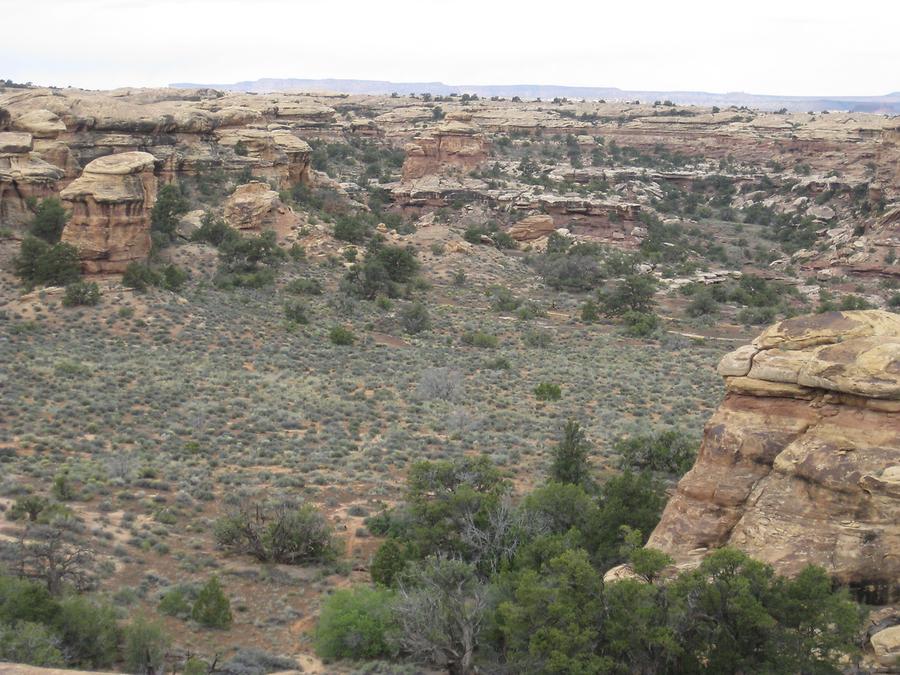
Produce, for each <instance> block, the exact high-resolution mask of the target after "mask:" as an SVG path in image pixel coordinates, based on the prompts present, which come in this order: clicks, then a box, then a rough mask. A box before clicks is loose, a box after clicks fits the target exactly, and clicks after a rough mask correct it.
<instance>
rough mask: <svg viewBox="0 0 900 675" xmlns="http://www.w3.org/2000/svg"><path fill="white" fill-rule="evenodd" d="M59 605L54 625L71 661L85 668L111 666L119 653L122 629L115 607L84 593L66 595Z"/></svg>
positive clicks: (69, 661) (64, 650) (71, 663)
mask: <svg viewBox="0 0 900 675" xmlns="http://www.w3.org/2000/svg"><path fill="white" fill-rule="evenodd" d="M59 605H60V611H59V614H58V615H57V617H56V620H55V622H54V625H55V626H56V628H57V630H58V633H59V635H60V638H61V640H62V646H63V652H64V653H65V655H66V661H67V662H68V664H69V665H74V666H79V667H81V668H108V667H109V666H111V665H112V664H113V662H115V661H116V659H117V658H118V653H119V637H120V630H119V625H118V621H117V617H116V611H115V609H114V608H113V607H112V606H111V605H107V604H100V603H96V602H93V601H91V600H90V599H88V598H87V597H85V596H83V595H72V596H69V597H66V598H63V599H62V600H61V601H60V603H59Z"/></svg>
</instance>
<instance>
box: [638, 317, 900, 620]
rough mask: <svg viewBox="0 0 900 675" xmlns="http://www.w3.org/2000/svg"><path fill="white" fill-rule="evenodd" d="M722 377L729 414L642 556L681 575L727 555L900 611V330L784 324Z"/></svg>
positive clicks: (706, 441)
mask: <svg viewBox="0 0 900 675" xmlns="http://www.w3.org/2000/svg"><path fill="white" fill-rule="evenodd" d="M719 373H720V374H721V375H722V376H723V377H724V378H725V382H726V386H727V390H728V391H727V394H726V396H725V400H724V401H723V403H722V405H721V406H720V407H719V409H718V410H717V411H716V413H715V414H714V415H713V417H712V418H711V419H710V421H709V422H708V423H707V425H706V428H705V432H704V438H703V443H702V445H701V447H700V453H699V455H698V458H697V461H696V463H695V465H694V467H693V469H691V471H690V472H688V473H687V474H686V475H685V476H684V478H682V479H681V482H680V483H679V484H678V489H677V492H676V494H675V496H674V497H673V498H672V499H671V500H670V501H669V503H668V505H667V506H666V509H665V511H664V513H663V516H662V520H661V521H660V523H659V525H658V526H657V527H656V529H655V530H654V532H653V534H652V536H651V537H650V540H649V542H648V544H647V545H648V546H650V547H653V548H657V549H661V550H663V551H665V552H667V553H669V554H670V555H671V556H672V557H674V558H675V560H676V562H677V563H680V564H688V565H690V564H693V563H694V562H697V561H698V560H699V559H700V558H702V556H703V555H704V554H705V553H706V552H708V551H709V550H711V549H713V548H717V547H720V546H724V545H733V546H736V547H737V548H739V549H741V550H743V551H745V552H747V553H748V554H750V555H751V556H753V557H755V558H758V559H760V560H762V561H764V562H767V563H769V564H771V565H773V566H774V567H775V569H776V570H777V571H778V572H780V573H783V574H794V573H796V572H798V571H800V570H801V569H802V568H803V567H804V566H806V565H808V564H816V565H821V566H822V567H824V568H825V569H826V570H827V571H828V572H829V573H830V574H831V575H832V576H833V577H834V578H835V579H836V580H838V581H840V582H841V583H844V584H849V585H850V586H851V587H853V588H855V589H856V590H857V591H858V593H859V594H860V595H861V596H862V597H863V598H866V599H867V600H869V601H870V602H873V603H875V604H887V603H889V602H894V601H896V600H897V599H898V598H900V316H898V315H896V314H892V313H888V312H884V311H877V310H869V311H847V312H830V313H826V314H819V315H812V316H802V317H797V318H794V319H788V320H785V321H782V322H780V323H778V324H775V325H774V326H772V327H770V328H768V329H767V330H766V331H765V332H763V333H762V335H760V336H759V337H758V338H757V339H756V340H754V341H753V343H752V344H751V345H747V346H744V347H741V348H739V349H738V350H736V351H734V352H732V353H731V354H728V355H727V356H725V357H724V358H723V359H722V361H721V363H720V365H719Z"/></svg>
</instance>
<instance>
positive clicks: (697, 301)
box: [685, 288, 719, 317]
mask: <svg viewBox="0 0 900 675" xmlns="http://www.w3.org/2000/svg"><path fill="white" fill-rule="evenodd" d="M685 311H686V312H687V314H688V316H693V317H699V316H710V315H712V314H715V313H716V312H718V311H719V303H718V302H717V301H716V299H715V297H714V296H713V293H712V291H710V290H709V289H708V288H701V289H700V290H699V291H697V292H696V293H694V295H693V297H692V298H691V301H690V302H689V303H688V306H687V309H686V310H685Z"/></svg>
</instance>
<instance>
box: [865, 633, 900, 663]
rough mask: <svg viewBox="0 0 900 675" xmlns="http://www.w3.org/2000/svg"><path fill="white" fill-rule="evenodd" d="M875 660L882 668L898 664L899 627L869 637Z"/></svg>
mask: <svg viewBox="0 0 900 675" xmlns="http://www.w3.org/2000/svg"><path fill="white" fill-rule="evenodd" d="M871 643H872V651H873V652H874V653H875V658H876V659H877V660H878V662H879V663H881V664H882V665H884V666H896V665H898V664H900V626H891V627H890V628H885V629H884V630H880V631H878V632H877V633H875V635H873V636H872V637H871Z"/></svg>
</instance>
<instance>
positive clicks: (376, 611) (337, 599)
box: [315, 586, 395, 659]
mask: <svg viewBox="0 0 900 675" xmlns="http://www.w3.org/2000/svg"><path fill="white" fill-rule="evenodd" d="M393 600H394V598H393V593H392V592H391V591H389V590H386V589H374V588H366V587H363V586H357V587H355V588H352V589H345V590H338V591H335V592H334V593H333V594H331V595H330V596H328V598H327V599H326V600H325V603H324V604H323V605H322V610H321V612H320V613H319V623H318V626H317V627H316V635H315V647H316V654H318V655H319V656H320V657H321V658H325V659H375V658H379V657H384V656H392V655H393V654H394V652H395V650H394V649H393V648H392V647H391V642H390V640H389V637H390V633H391V631H392V630H393V619H392V616H391V604H392V603H393Z"/></svg>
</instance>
